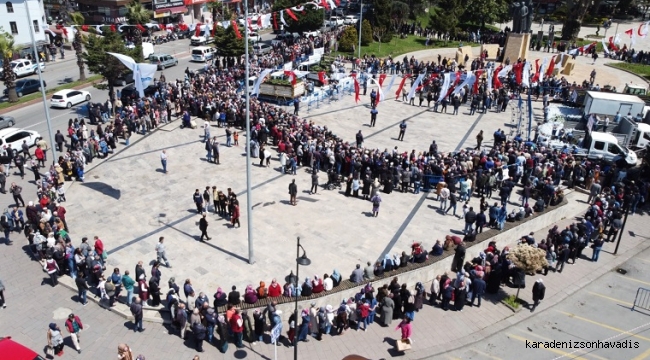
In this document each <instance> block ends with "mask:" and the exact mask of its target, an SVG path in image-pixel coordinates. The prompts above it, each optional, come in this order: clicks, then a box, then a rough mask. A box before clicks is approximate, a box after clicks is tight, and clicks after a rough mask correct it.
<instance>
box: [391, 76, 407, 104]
mask: <svg viewBox="0 0 650 360" xmlns="http://www.w3.org/2000/svg"><path fill="white" fill-rule="evenodd" d="M409 77H410V76H404V77H403V78H402V82H401V83H399V87H398V88H397V91H396V92H395V100H397V99H399V94H401V93H402V89H403V88H404V84H405V83H406V79H408V78H409Z"/></svg>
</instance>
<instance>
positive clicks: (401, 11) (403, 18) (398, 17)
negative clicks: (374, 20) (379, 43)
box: [390, 1, 409, 29]
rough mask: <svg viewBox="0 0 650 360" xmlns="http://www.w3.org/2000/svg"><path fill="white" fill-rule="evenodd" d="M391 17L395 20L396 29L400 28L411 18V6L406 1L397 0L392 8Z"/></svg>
mask: <svg viewBox="0 0 650 360" xmlns="http://www.w3.org/2000/svg"><path fill="white" fill-rule="evenodd" d="M390 17H391V19H392V20H393V26H394V28H395V29H400V28H401V27H402V25H404V24H405V23H406V22H407V21H408V18H409V6H408V4H407V3H405V2H401V1H395V2H393V5H392V7H391V10H390Z"/></svg>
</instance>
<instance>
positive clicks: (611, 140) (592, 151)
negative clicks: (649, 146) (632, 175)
mask: <svg viewBox="0 0 650 360" xmlns="http://www.w3.org/2000/svg"><path fill="white" fill-rule="evenodd" d="M583 147H584V148H585V149H587V152H588V155H587V157H588V158H590V159H604V160H605V161H608V162H613V161H616V159H617V158H621V157H622V158H623V159H624V160H625V162H626V163H627V164H628V165H631V166H634V165H636V163H637V156H636V153H634V151H631V150H629V149H627V148H624V147H622V146H620V145H619V144H618V140H617V139H616V137H614V135H612V134H608V133H602V132H592V133H591V134H590V135H589V136H588V137H587V138H585V139H584V142H583Z"/></svg>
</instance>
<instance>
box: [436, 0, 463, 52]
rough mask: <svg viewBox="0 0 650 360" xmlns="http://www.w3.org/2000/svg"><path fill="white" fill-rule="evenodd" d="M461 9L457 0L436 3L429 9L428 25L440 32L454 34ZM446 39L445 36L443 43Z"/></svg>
mask: <svg viewBox="0 0 650 360" xmlns="http://www.w3.org/2000/svg"><path fill="white" fill-rule="evenodd" d="M462 11H463V9H462V8H461V6H460V1H459V0H446V1H441V2H439V3H438V5H437V6H434V7H432V8H430V9H429V12H430V15H429V18H430V20H429V27H430V28H431V29H433V30H435V31H440V32H442V33H446V32H449V35H450V36H455V35H456V31H457V26H458V22H459V19H458V16H459V15H460V14H461V12H462ZM446 43H447V39H446V38H445V44H446Z"/></svg>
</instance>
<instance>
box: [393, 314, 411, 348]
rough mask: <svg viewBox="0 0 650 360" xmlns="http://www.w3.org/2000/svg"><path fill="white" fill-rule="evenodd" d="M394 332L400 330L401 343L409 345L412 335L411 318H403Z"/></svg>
mask: <svg viewBox="0 0 650 360" xmlns="http://www.w3.org/2000/svg"><path fill="white" fill-rule="evenodd" d="M395 330H402V341H403V342H408V343H411V335H412V334H413V331H412V328H411V318H409V317H408V316H405V317H404V320H402V322H401V323H399V325H397V327H396V328H395Z"/></svg>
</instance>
